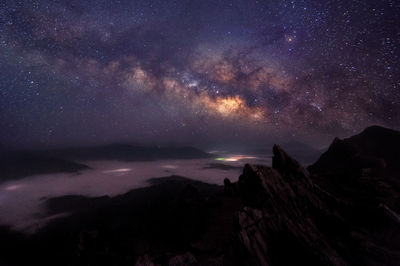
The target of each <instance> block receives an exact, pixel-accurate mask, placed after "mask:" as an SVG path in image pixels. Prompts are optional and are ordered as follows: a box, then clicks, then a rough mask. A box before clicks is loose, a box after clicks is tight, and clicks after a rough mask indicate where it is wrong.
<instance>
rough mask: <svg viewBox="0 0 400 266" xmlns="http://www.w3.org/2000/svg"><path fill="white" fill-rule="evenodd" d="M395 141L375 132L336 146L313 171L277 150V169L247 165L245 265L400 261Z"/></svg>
mask: <svg viewBox="0 0 400 266" xmlns="http://www.w3.org/2000/svg"><path fill="white" fill-rule="evenodd" d="M377 135H379V139H378V140H376V141H375V139H374V138H375V137H376V136H377ZM386 135H387V136H386ZM396 136H397V137H399V136H400V135H399V134H397V133H393V132H392V131H390V130H386V129H382V128H376V127H373V128H371V129H367V130H366V132H363V133H361V134H360V135H359V136H355V137H352V138H350V139H347V140H344V141H342V140H339V139H335V141H334V142H333V143H332V145H331V147H330V148H329V150H328V151H327V152H326V153H325V154H324V155H322V156H321V159H320V160H319V161H318V162H317V163H316V164H314V165H313V166H311V167H310V168H309V169H310V172H309V171H308V170H307V169H305V168H304V167H303V166H302V165H301V164H299V163H298V162H297V161H296V160H294V159H293V158H291V157H290V156H289V155H288V154H287V153H286V152H285V151H283V150H282V149H281V148H280V147H279V146H277V145H275V146H274V148H273V153H274V157H273V162H272V168H271V167H266V166H258V165H246V166H245V167H244V170H243V174H242V175H241V176H240V177H239V181H238V183H237V185H238V190H239V195H240V198H241V200H242V203H243V205H244V208H243V209H242V210H241V211H240V212H238V213H237V216H236V229H237V231H236V233H237V243H238V244H237V246H236V247H237V252H236V253H235V254H238V255H237V259H238V261H240V263H238V264H240V265H302V264H307V265H309V264H317V265H351V264H357V265H359V264H365V265H395V264H396V263H397V262H398V261H400V248H399V247H400V245H399V244H400V227H399V217H400V216H399V215H398V213H399V211H398V208H399V206H400V201H399V199H400V194H399V190H398V186H397V185H398V184H397V183H396V182H395V180H396V178H395V177H394V175H393V174H392V175H391V173H394V171H393V170H394V169H395V167H396V165H394V163H393V162H394V161H395V159H394V157H393V156H397V152H398V151H400V147H390V148H389V147H388V146H387V145H388V143H387V139H390V138H394V137H396ZM398 140H400V137H399V138H398V139H396V140H393V139H392V143H393V145H397V144H398V143H399V142H398ZM375 142H377V143H378V144H379V143H380V142H382V143H381V144H382V145H381V146H379V145H378V144H376V143H375ZM372 143H374V144H372ZM383 147H385V148H383ZM382 149H387V150H388V154H384V153H383V152H382ZM397 149H398V150H397ZM398 158H400V157H398ZM387 169H389V170H388V171H386V170H387ZM226 184H228V185H229V187H232V186H233V185H234V184H230V183H229V182H226ZM227 190H230V189H227Z"/></svg>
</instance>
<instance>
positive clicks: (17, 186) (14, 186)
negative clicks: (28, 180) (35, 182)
mask: <svg viewBox="0 0 400 266" xmlns="http://www.w3.org/2000/svg"><path fill="white" fill-rule="evenodd" d="M21 187H22V185H11V186H8V187H6V188H5V189H6V190H7V191H14V190H17V189H20V188H21Z"/></svg>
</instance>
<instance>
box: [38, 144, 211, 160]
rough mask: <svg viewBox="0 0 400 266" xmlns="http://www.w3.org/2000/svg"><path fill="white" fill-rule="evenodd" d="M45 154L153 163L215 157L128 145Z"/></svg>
mask: <svg viewBox="0 0 400 266" xmlns="http://www.w3.org/2000/svg"><path fill="white" fill-rule="evenodd" d="M46 153H47V154H51V155H53V156H56V157H60V158H67V159H74V160H118V161H154V160H167V159H182V160H184V159H200V158H212V157H215V155H212V154H210V153H207V152H204V151H202V150H200V149H197V148H194V147H152V146H132V145H128V144H110V145H105V146H97V147H79V148H68V149H59V150H51V151H46Z"/></svg>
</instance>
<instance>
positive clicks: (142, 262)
mask: <svg viewBox="0 0 400 266" xmlns="http://www.w3.org/2000/svg"><path fill="white" fill-rule="evenodd" d="M135 266H156V264H154V262H153V261H152V260H151V259H150V257H149V256H148V255H147V254H146V255H144V256H142V257H139V258H138V259H137V261H136V263H135Z"/></svg>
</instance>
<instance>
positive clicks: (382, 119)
mask: <svg viewBox="0 0 400 266" xmlns="http://www.w3.org/2000/svg"><path fill="white" fill-rule="evenodd" d="M399 21H400V4H399V2H396V1H389V0H387V1H379V0H378V1H377V0H364V1H356V0H354V1H339V0H337V1H328V0H320V1H294V0H293V1H250V0H242V1H239V0H237V1H227V0H219V1H218V0H213V1H209V0H201V1H200V0H199V1H197V0H190V1H189V0H181V1H170V0H162V1H150V0H149V1H144V0H143V1H127V0H126V1H124V0H121V1H105V0H104V1H100V0H96V1H95V0H89V1H77V0H73V1H70V0H68V1H67V0H55V1H49V0H43V1H33V0H31V1H14V0H5V1H4V0H3V1H1V4H0V73H1V76H0V130H1V134H0V142H1V143H2V145H3V146H7V145H10V146H40V145H50V146H51V145H81V144H97V143H110V142H140V143H156V144H165V143H179V144H196V143H198V144H201V143H202V144H206V143H219V142H227V143H229V142H232V143H234V142H237V143H257V142H260V141H261V142H263V143H264V142H268V141H283V140H288V139H291V138H298V139H300V140H303V141H306V142H307V141H308V142H314V143H319V144H321V143H327V142H328V141H330V140H331V138H332V137H333V136H346V135H349V134H352V133H354V132H356V131H359V130H361V129H362V128H364V127H366V126H369V125H372V124H379V125H383V126H388V127H392V128H397V129H398V128H400V63H399V62H400V60H399V55H400V51H399V47H400V22H399Z"/></svg>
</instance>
